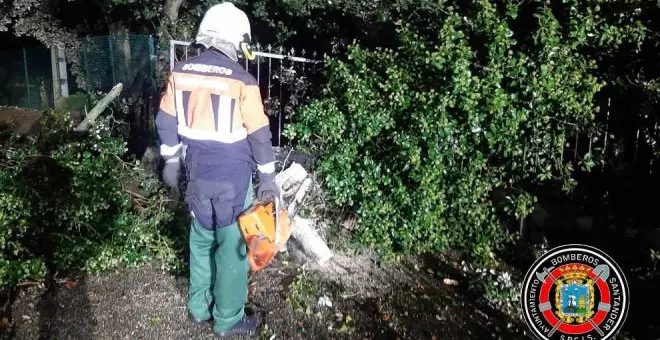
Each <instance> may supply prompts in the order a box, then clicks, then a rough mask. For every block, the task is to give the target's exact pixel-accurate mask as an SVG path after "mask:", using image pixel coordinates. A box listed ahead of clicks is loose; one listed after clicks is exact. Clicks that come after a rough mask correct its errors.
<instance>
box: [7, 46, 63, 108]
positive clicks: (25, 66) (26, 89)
mask: <svg viewBox="0 0 660 340" xmlns="http://www.w3.org/2000/svg"><path fill="white" fill-rule="evenodd" d="M51 66H52V65H51V51H50V50H49V49H48V48H46V47H32V48H21V49H13V50H3V51H0V105H1V106H18V107H23V108H29V109H35V110H40V109H44V108H47V107H49V106H51V105H52V104H53V81H52V79H53V75H52V72H53V70H52V67H51Z"/></svg>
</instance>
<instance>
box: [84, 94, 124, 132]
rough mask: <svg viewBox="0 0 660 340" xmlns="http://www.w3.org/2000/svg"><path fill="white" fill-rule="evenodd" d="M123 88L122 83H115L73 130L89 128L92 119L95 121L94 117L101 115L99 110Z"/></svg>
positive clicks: (102, 109) (106, 105)
mask: <svg viewBox="0 0 660 340" xmlns="http://www.w3.org/2000/svg"><path fill="white" fill-rule="evenodd" d="M123 88H124V85H122V83H119V84H117V85H115V86H114V87H113V88H112V90H110V92H108V94H106V95H105V97H103V98H102V99H101V100H100V101H99V102H98V104H96V106H94V108H93V109H92V110H91V111H89V113H88V114H87V115H86V116H85V119H83V121H82V122H80V124H79V125H78V126H77V127H76V128H75V129H74V130H73V131H75V132H86V131H88V130H89V127H90V126H91V125H92V124H94V121H96V118H98V117H99V115H101V112H103V111H104V110H105V108H106V107H108V105H110V103H111V102H112V101H113V100H115V98H117V97H118V96H119V94H121V91H122V89H123Z"/></svg>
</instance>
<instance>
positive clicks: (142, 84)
mask: <svg viewBox="0 0 660 340" xmlns="http://www.w3.org/2000/svg"><path fill="white" fill-rule="evenodd" d="M80 68H81V73H82V78H83V80H82V81H78V83H79V84H83V85H82V86H83V87H84V90H85V91H87V92H96V91H101V92H107V91H110V89H111V88H112V87H113V86H114V85H116V84H117V83H122V84H124V90H123V93H122V95H123V96H127V95H135V94H137V93H140V92H141V91H143V90H144V89H145V88H149V89H154V88H155V87H156V81H155V77H154V69H155V44H154V40H153V37H152V36H149V35H106V36H95V37H89V38H87V39H86V40H85V41H84V42H83V43H82V44H81V47H80Z"/></svg>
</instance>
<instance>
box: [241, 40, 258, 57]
mask: <svg viewBox="0 0 660 340" xmlns="http://www.w3.org/2000/svg"><path fill="white" fill-rule="evenodd" d="M241 51H243V55H245V58H246V59H247V60H254V57H255V55H254V53H252V48H250V45H248V44H246V43H244V42H241Z"/></svg>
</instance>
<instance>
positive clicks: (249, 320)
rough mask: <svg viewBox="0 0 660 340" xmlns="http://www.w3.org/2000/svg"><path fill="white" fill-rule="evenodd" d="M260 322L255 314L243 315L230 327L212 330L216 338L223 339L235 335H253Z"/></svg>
mask: <svg viewBox="0 0 660 340" xmlns="http://www.w3.org/2000/svg"><path fill="white" fill-rule="evenodd" d="M260 324H261V318H260V317H259V316H258V315H256V314H253V315H245V316H243V318H242V319H241V320H239V321H238V322H237V323H236V324H234V326H232V327H231V328H230V329H228V330H226V331H222V332H214V333H215V338H216V339H225V338H228V337H231V336H235V335H253V334H254V333H256V332H257V328H258V327H259V325H260Z"/></svg>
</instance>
